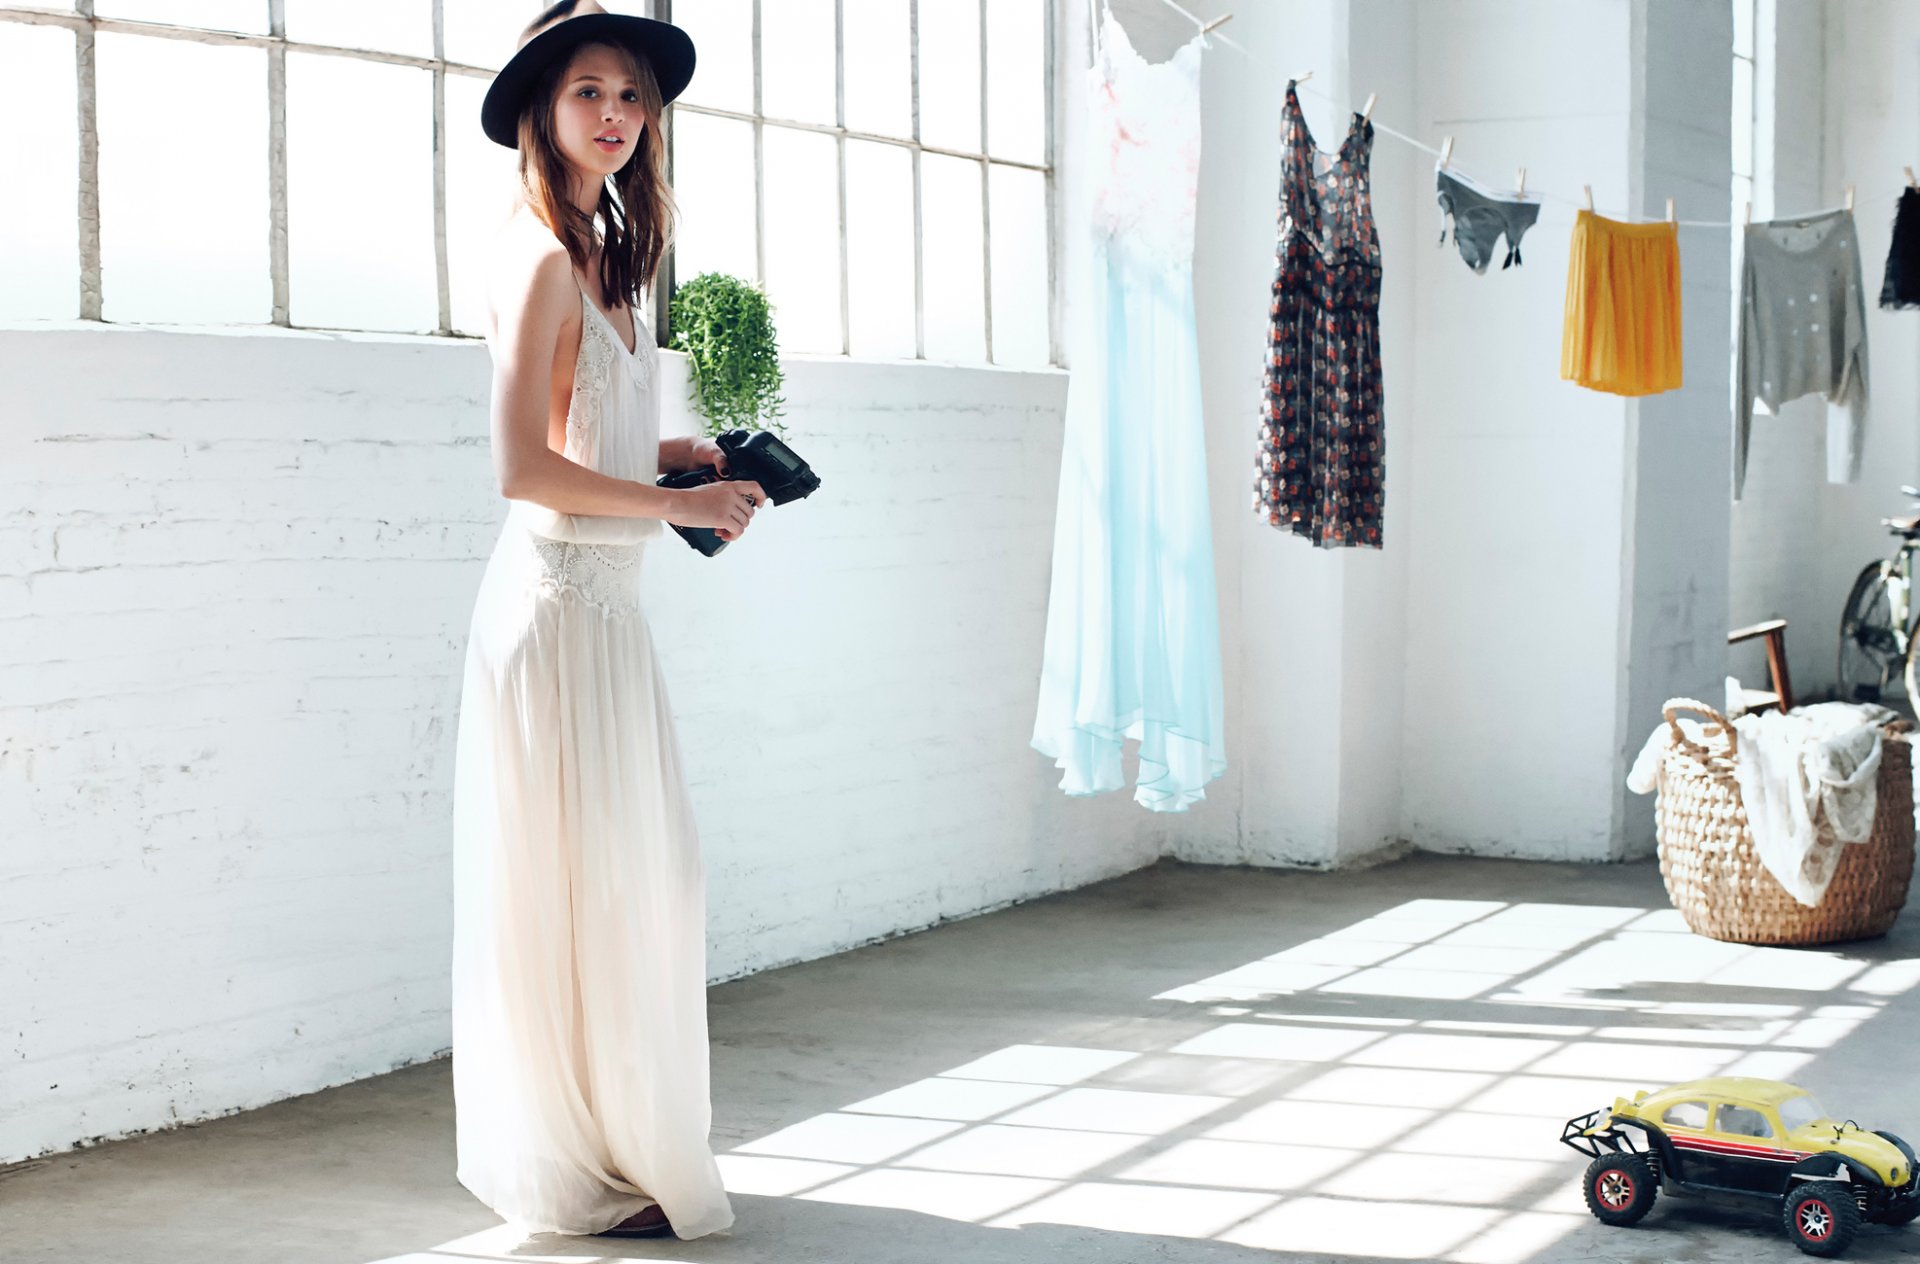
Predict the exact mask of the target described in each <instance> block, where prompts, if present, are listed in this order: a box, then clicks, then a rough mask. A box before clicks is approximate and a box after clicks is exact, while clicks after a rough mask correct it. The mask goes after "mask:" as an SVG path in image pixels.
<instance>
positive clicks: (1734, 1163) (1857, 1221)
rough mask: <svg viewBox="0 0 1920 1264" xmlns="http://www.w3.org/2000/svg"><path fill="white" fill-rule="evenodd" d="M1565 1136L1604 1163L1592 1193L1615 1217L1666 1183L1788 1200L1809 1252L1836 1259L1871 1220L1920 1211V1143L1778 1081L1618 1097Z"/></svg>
mask: <svg viewBox="0 0 1920 1264" xmlns="http://www.w3.org/2000/svg"><path fill="white" fill-rule="evenodd" d="M1560 1139H1561V1140H1562V1141H1564V1142H1566V1143H1567V1144H1568V1145H1570V1146H1572V1147H1573V1148H1574V1149H1576V1150H1578V1151H1580V1153H1582V1154H1584V1155H1587V1156H1589V1157H1590V1158H1591V1159H1592V1160H1593V1161H1592V1162H1591V1163H1589V1164H1587V1173H1586V1176H1585V1178H1584V1182H1585V1183H1584V1186H1583V1189H1584V1191H1585V1193H1586V1198H1587V1209H1588V1210H1590V1211H1591V1212H1593V1214H1594V1216H1595V1217H1597V1218H1598V1219H1599V1220H1600V1221H1601V1222H1602V1223H1604V1224H1610V1225H1630V1224H1634V1223H1636V1222H1638V1221H1639V1220H1640V1218H1641V1217H1643V1216H1645V1215H1646V1214H1647V1212H1648V1211H1650V1210H1652V1208H1653V1200H1654V1197H1655V1195H1656V1194H1657V1193H1658V1191H1659V1190H1660V1189H1661V1188H1663V1187H1664V1188H1665V1189H1667V1190H1668V1191H1669V1192H1671V1193H1708V1194H1735V1195H1744V1196H1746V1197H1750V1198H1758V1199H1765V1200H1767V1201H1768V1202H1771V1203H1775V1204H1777V1205H1778V1206H1779V1208H1780V1217H1781V1221H1782V1223H1783V1224H1784V1225H1785V1227H1786V1231H1787V1236H1788V1237H1790V1238H1792V1239H1793V1241H1794V1245H1796V1246H1798V1247H1799V1248H1800V1249H1801V1250H1802V1251H1805V1252H1806V1253H1807V1254H1809V1255H1827V1256H1831V1255H1839V1254H1840V1253H1841V1252H1843V1251H1845V1250H1846V1249H1847V1247H1848V1246H1849V1245H1850V1244H1851V1243H1852V1242H1853V1238H1854V1235H1855V1234H1856V1233H1858V1232H1859V1231H1860V1226H1861V1225H1862V1224H1884V1225H1895V1226H1898V1225H1904V1224H1907V1223H1909V1222H1911V1221H1912V1220H1913V1219H1914V1218H1915V1217H1916V1216H1920V1184H1916V1182H1915V1177H1914V1166H1915V1160H1914V1153H1913V1147H1912V1146H1910V1145H1908V1144H1907V1143H1906V1142H1904V1141H1902V1140H1901V1139H1900V1138H1898V1137H1896V1136H1894V1135H1893V1134H1892V1133H1890V1132H1867V1131H1866V1130H1864V1129H1862V1128H1861V1127H1860V1125H1858V1124H1856V1123H1854V1122H1853V1121H1852V1120H1851V1119H1849V1120H1844V1121H1836V1120H1835V1119H1833V1118H1832V1117H1831V1116H1829V1115H1828V1114H1827V1112H1826V1111H1824V1110H1822V1109H1821V1108H1820V1104H1819V1103H1818V1102H1816V1101H1814V1100H1813V1098H1812V1097H1811V1096H1810V1095H1809V1094H1808V1093H1807V1092H1806V1091H1805V1090H1803V1089H1799V1088H1795V1087H1794V1086H1793V1085H1791V1084H1782V1083H1780V1082H1779V1081H1777V1080H1754V1079H1734V1078H1728V1079H1714V1080H1695V1081H1693V1082H1691V1083H1688V1084H1676V1085H1674V1086H1673V1087H1672V1088H1664V1089H1661V1090H1660V1091H1659V1092H1657V1093H1637V1094H1635V1095H1634V1098H1633V1100H1632V1101H1628V1100H1627V1099H1626V1098H1624V1097H1621V1098H1616V1099H1615V1100H1614V1103H1613V1107H1612V1109H1610V1110H1596V1111H1594V1112H1593V1113H1592V1114H1590V1115H1582V1116H1580V1117H1579V1118H1578V1119H1570V1120H1568V1121H1567V1125H1566V1127H1565V1128H1564V1129H1563V1130H1562V1131H1561V1134H1560Z"/></svg>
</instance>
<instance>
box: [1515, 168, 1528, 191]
mask: <svg viewBox="0 0 1920 1264" xmlns="http://www.w3.org/2000/svg"><path fill="white" fill-rule="evenodd" d="M1513 183H1514V191H1515V192H1516V193H1518V194H1519V195H1520V196H1521V197H1525V196H1526V195H1527V169H1526V168H1525V167H1522V168H1520V174H1519V175H1518V176H1516V177H1514V181H1513Z"/></svg>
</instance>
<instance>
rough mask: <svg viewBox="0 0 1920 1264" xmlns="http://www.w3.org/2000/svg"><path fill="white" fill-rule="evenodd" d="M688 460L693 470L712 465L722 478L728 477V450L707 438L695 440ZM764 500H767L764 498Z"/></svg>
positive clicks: (689, 451) (688, 454) (688, 453)
mask: <svg viewBox="0 0 1920 1264" xmlns="http://www.w3.org/2000/svg"><path fill="white" fill-rule="evenodd" d="M687 458H688V459H689V460H690V461H692V462H693V467H692V468H694V469H696V470H697V469H699V468H700V467H701V466H703V465H711V466H712V467H713V468H714V469H716V470H719V471H720V477H721V478H725V477H726V476H727V453H726V449H724V448H722V447H721V446H720V445H719V444H717V443H715V442H714V441H713V440H712V439H709V438H706V437H705V436H702V437H701V438H698V439H695V440H694V441H693V446H692V447H691V448H690V449H689V450H688V452H687ZM762 499H765V498H764V497H762Z"/></svg>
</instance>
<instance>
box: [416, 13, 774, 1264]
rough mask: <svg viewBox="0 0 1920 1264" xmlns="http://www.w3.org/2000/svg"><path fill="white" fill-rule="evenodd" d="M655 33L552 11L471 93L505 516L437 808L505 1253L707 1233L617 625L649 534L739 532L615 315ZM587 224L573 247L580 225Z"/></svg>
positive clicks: (698, 1052) (674, 61)
mask: <svg viewBox="0 0 1920 1264" xmlns="http://www.w3.org/2000/svg"><path fill="white" fill-rule="evenodd" d="M693 62H694V54H693V44H692V42H691V41H690V40H689V39H688V38H687V36H686V35H685V34H684V33H683V32H682V31H680V30H679V29H678V28H676V27H673V26H670V25H668V24H666V23H662V22H653V21H649V20H647V19H645V18H633V17H625V16H620V15H614V14H608V13H606V12H605V11H604V10H602V9H601V8H600V7H599V5H597V4H595V3H594V2H593V0H577V2H576V0H564V2H563V3H560V4H556V5H554V6H553V7H552V8H550V9H548V10H547V11H546V12H544V13H542V14H541V15H540V16H539V17H538V18H536V19H535V20H534V22H533V24H532V25H531V26H529V27H528V28H527V32H526V34H525V35H524V36H523V37H522V39H521V45H520V51H519V52H518V53H517V54H516V55H515V56H514V58H513V59H512V60H511V61H510V62H509V63H508V64H507V65H506V67H505V68H503V69H502V70H501V72H500V74H499V76H498V78H497V79H496V80H495V81H494V84H493V86H492V87H491V88H490V89H489V91H488V93H487V97H486V102H485V106H484V108H483V111H482V126H483V127H484V128H485V130H486V132H487V135H488V136H490V137H492V138H493V139H494V140H495V141H497V142H499V143H500V144H503V145H507V146H511V147H513V148H516V149H518V150H519V153H520V175H521V184H522V190H521V192H522V200H521V204H520V205H519V206H518V207H517V209H516V211H515V213H514V215H513V217H512V219H511V221H510V222H509V223H508V224H507V225H506V227H505V228H504V229H503V230H502V232H501V234H500V236H499V238H498V240H497V244H496V249H495V252H494V258H493V260H492V263H491V267H490V276H489V284H488V291H489V296H490V307H491V318H492V328H491V332H490V334H489V339H488V342H489V347H490V349H491V351H492V355H493V365H494V372H493V407H492V432H493V464H494V470H495V473H496V475H497V477H498V479H499V483H500V491H501V493H502V495H504V496H505V497H506V498H507V499H508V500H509V501H510V502H511V505H510V507H509V510H508V515H507V523H506V527H505V529H504V530H503V531H502V532H501V535H500V539H499V543H498V544H497V545H496V547H495V549H494V552H493V556H492V558H491V559H490V560H489V562H488V564H487V570H486V575H485V577H484V578H483V579H482V581H481V585H480V593H479V597H478V600H477V602H476V604H475V607H474V613H473V624H472V628H471V632H470V634H469V640H468V647H467V660H466V678H465V684H464V687H463V692H462V694H461V703H460V727H459V749H458V757H457V760H456V769H455V793H454V833H455V862H454V886H455V904H454V955H453V1053H454V1061H453V1079H454V1105H455V1119H456V1131H457V1138H458V1140H457V1149H458V1159H459V1178H460V1181H461V1183H462V1184H464V1185H465V1186H466V1187H467V1188H468V1189H470V1190H472V1191H473V1193H474V1194H476V1195H477V1196H478V1197H479V1198H480V1199H481V1200H482V1201H483V1202H485V1203H486V1204H487V1205H488V1206H490V1207H492V1208H493V1209H494V1210H495V1211H496V1212H498V1213H499V1214H500V1215H502V1216H504V1217H505V1218H506V1219H507V1220H509V1221H510V1222H513V1223H514V1224H516V1225H519V1226H520V1227H522V1228H524V1229H526V1230H527V1231H529V1232H548V1233H575V1234H587V1233H606V1232H613V1233H664V1232H668V1231H672V1232H675V1233H677V1234H679V1235H680V1236H681V1237H698V1236H700V1235H702V1234H707V1233H712V1232H714V1231H715V1230H719V1229H724V1228H726V1227H727V1226H728V1225H729V1224H730V1223H731V1222H732V1219H733V1212H732V1209H731V1207H730V1206H729V1204H728V1202H727V1196H726V1193H725V1191H724V1190H723V1189H722V1188H721V1184H720V1177H719V1173H718V1171H717V1170H716V1168H715V1166H714V1161H713V1155H712V1152H711V1151H710V1150H709V1148H708V1139H707V1133H708V1125H709V1121H710V1112H711V1108H710V1104H709V1096H708V1066H707V1019H706V927H705V917H706V902H705V901H706V894H705V881H704V871H703V868H702V864H701V859H700V851H699V841H698V838H697V836H696V833H695V827H694V821H693V816H692V813H691V811H690V810H689V806H688V796H687V788H686V782H685V778H684V775H683V773H682V770H681V766H680V756H679V745H678V739H677V737H676V734H675V730H674V723H673V715H672V712H671V711H670V710H669V708H668V704H667V696H666V692H665V689H664V686H663V683H662V679H661V674H660V670H659V666H658V664H657V662H656V661H655V658H654V651H653V639H652V636H651V633H650V632H649V629H648V625H647V619H646V615H645V613H644V611H643V610H642V608H641V601H640V597H641V584H640V576H641V571H642V566H641V562H642V558H643V557H644V555H645V552H646V548H647V541H648V540H650V539H652V538H653V537H655V536H657V535H659V534H660V533H661V523H662V522H663V521H665V522H671V523H678V524H681V525H684V526H701V527H711V528H714V529H716V530H718V531H719V532H720V534H721V535H722V536H723V537H724V538H726V539H736V538H738V537H739V536H740V534H741V533H742V532H744V531H745V530H746V529H747V525H748V523H750V522H751V521H752V519H753V514H754V510H755V508H756V506H757V505H758V504H759V502H760V501H761V500H762V499H763V493H762V492H761V489H760V488H759V486H758V485H756V484H754V483H751V482H745V481H742V482H717V483H710V484H708V485H706V486H704V487H699V488H695V489H691V490H668V489H663V488H659V487H656V486H655V485H654V480H655V477H656V475H657V474H658V473H659V472H660V471H662V470H671V469H683V468H693V467H696V466H700V465H709V464H711V465H714V466H716V467H719V468H721V469H722V470H723V472H724V469H725V457H724V456H723V455H722V454H721V452H720V450H719V448H718V446H717V445H715V444H714V443H713V442H712V441H711V440H706V439H700V440H694V441H689V440H684V439H674V440H668V441H665V442H662V441H661V439H660V396H659V387H658V376H659V371H658V364H657V356H656V353H655V349H654V341H653V336H652V334H651V332H650V331H649V330H648V329H647V328H646V325H645V322H644V321H642V320H641V319H640V317H639V312H640V302H639V299H640V294H641V292H642V291H643V290H645V289H647V288H648V287H649V286H650V285H651V283H652V281H653V279H654V274H655V268H656V267H657V265H658V264H659V261H660V257H661V253H662V251H663V250H664V249H665V246H666V244H667V241H668V240H669V237H670V232H669V229H670V216H671V213H672V200H671V195H670V192H669V190H668V188H667V184H666V181H665V179H664V170H665V155H664V152H663V149H662V146H661V143H660V131H659V127H660V115H661V110H662V109H663V107H664V106H665V104H666V103H667V102H668V101H671V100H672V99H673V98H674V97H675V96H676V95H678V94H679V92H680V91H681V90H682V89H684V88H685V87H686V84H687V81H688V79H689V78H691V77H692V73H693ZM596 217H597V223H596Z"/></svg>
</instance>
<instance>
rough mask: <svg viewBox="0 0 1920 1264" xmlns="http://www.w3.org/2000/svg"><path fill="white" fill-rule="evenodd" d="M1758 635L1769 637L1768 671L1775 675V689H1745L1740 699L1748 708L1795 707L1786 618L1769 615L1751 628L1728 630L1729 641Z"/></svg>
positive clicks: (1751, 638)
mask: <svg viewBox="0 0 1920 1264" xmlns="http://www.w3.org/2000/svg"><path fill="white" fill-rule="evenodd" d="M1755 637H1765V638H1766V640H1767V672H1768V674H1769V675H1771V676H1772V677H1773V689H1772V691H1771V692H1769V691H1767V690H1765V689H1742V690H1741V691H1740V695H1741V700H1742V701H1743V702H1744V703H1745V704H1746V708H1747V710H1749V711H1764V710H1766V709H1767V708H1768V707H1778V708H1779V709H1780V710H1782V711H1791V710H1793V682H1792V681H1791V680H1789V679H1788V678H1787V621H1786V620H1785V619H1768V620H1767V621H1766V622H1765V623H1756V624H1754V625H1753V626H1752V627H1750V628H1735V629H1734V630H1733V631H1731V632H1729V633H1727V644H1728V645H1738V644H1740V642H1742V641H1751V640H1753V639H1754V638H1755Z"/></svg>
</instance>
